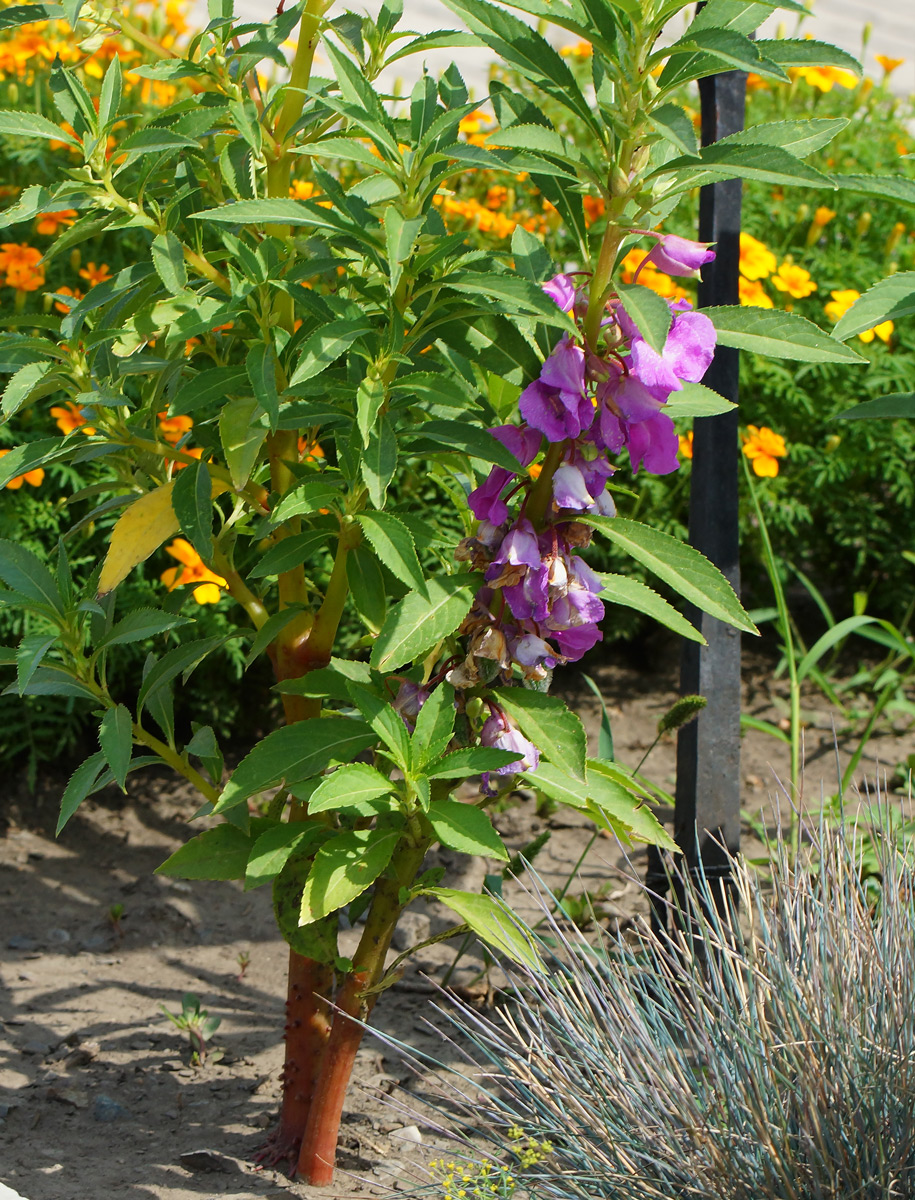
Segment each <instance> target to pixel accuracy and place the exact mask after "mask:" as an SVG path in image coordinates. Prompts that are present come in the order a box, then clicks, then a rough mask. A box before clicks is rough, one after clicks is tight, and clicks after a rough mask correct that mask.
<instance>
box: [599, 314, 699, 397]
mask: <svg viewBox="0 0 915 1200" xmlns="http://www.w3.org/2000/svg"><path fill="white" fill-rule="evenodd" d="M618 315H619V323H620V328H621V329H622V330H623V332H624V333H625V334H626V335H627V337H628V338H629V339H630V350H629V362H630V365H629V375H630V377H635V378H636V379H637V380H638V381H639V383H641V384H642V385H643V387H644V388H646V389H647V390H648V392H650V393H651V395H652V396H654V398H655V399H656V400H661V401H665V400H666V399H667V397H668V396H669V395H670V393H671V392H678V391H680V389H681V388H682V386H683V382H682V381H684V380H685V381H686V382H688V383H698V382H699V381H700V380H701V379H702V376H703V375H704V374H705V372H706V371H707V370H708V368H709V364H710V363H711V361H712V357H713V355H714V353H715V326H714V325H713V324H712V322H711V321H710V320H709V319H708V317H706V316H705V315H704V314H703V313H697V312H682V311H680V312H677V313H676V315H675V316H674V320H673V323H672V324H671V327H670V332H669V333H668V335H667V341H666V343H665V344H664V351H663V353H662V354H658V352H657V350H653V349H652V348H651V346H649V345H648V343H647V342H646V341H645V339H644V338H643V337H642V335H641V334H640V333H639V331H638V328H637V327H636V325H635V324H634V322H633V321H632V320H631V318H630V317H629V316H628V315H627V314H626V313H625V312H624V311H623V310H622V309H620V310H619V314H618ZM632 419H642V418H636V417H633V418H632Z"/></svg>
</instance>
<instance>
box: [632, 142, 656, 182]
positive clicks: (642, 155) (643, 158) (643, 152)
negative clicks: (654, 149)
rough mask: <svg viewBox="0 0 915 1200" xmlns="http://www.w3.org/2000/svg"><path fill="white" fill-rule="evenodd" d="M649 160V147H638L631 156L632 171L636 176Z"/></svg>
mask: <svg viewBox="0 0 915 1200" xmlns="http://www.w3.org/2000/svg"><path fill="white" fill-rule="evenodd" d="M649 158H651V147H650V146H639V148H638V149H637V150H636V152H635V154H633V156H632V170H633V171H634V172H635V173H636V175H638V174H639V173H640V172H641V171H644V170H645V167H646V166H647V165H648V160H649Z"/></svg>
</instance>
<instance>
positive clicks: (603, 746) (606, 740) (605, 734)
mask: <svg viewBox="0 0 915 1200" xmlns="http://www.w3.org/2000/svg"><path fill="white" fill-rule="evenodd" d="M581 677H582V679H583V680H584V681H585V685H586V686H587V688H588V690H589V691H590V692H592V693H593V695H594V698H595V699H596V700H597V702H598V704H599V705H600V731H599V732H598V735H597V757H598V758H600V759H603V760H604V762H613V758H614V750H613V726H612V725H611V724H610V713H609V712H608V711H607V703H606V701H605V700H604V697H603V696H602V695H601V690H600V688H599V687H598V686H597V684H596V683H595V682H594V680H593V679H592V678H591V676H590V675H585V674H584V672H582V676H581Z"/></svg>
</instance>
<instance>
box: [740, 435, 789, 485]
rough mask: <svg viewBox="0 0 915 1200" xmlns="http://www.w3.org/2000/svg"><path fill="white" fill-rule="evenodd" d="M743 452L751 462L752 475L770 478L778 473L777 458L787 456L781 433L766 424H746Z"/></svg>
mask: <svg viewBox="0 0 915 1200" xmlns="http://www.w3.org/2000/svg"><path fill="white" fill-rule="evenodd" d="M743 452H744V454H745V455H746V457H747V458H748V459H749V460H750V462H751V463H752V464H753V473H754V475H761V476H764V477H766V478H770V479H771V478H774V477H775V476H776V475H777V474H778V460H779V459H780V458H785V457H786V456H787V454H788V448H787V447H786V445H785V439H784V438H783V437H782V435H781V434H780V433H776V432H775V431H774V430H772V429H770V428H769V427H768V426H767V425H748V426H747V432H746V433H745V434H744V435H743Z"/></svg>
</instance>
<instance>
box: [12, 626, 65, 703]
mask: <svg viewBox="0 0 915 1200" xmlns="http://www.w3.org/2000/svg"><path fill="white" fill-rule="evenodd" d="M56 641H57V636H56V635H55V634H52V635H51V636H50V637H48V636H47V635H46V634H43V633H32V634H29V635H28V636H27V637H24V638H23V639H22V641H21V642H20V643H19V646H18V648H17V650H16V679H17V682H18V684H19V695H20V696H24V695H25V690H26V688H27V687H28V685H29V680H30V679H31V678H32V676H33V675H34V674H35V672H36V671H37V670H38V668H39V667H40V666H41V660H42V659H43V658H44V656H45V655H46V654H47V652H48V651H49V650H50V649H51V647H52V646H53V645H54V643H55V642H56Z"/></svg>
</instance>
